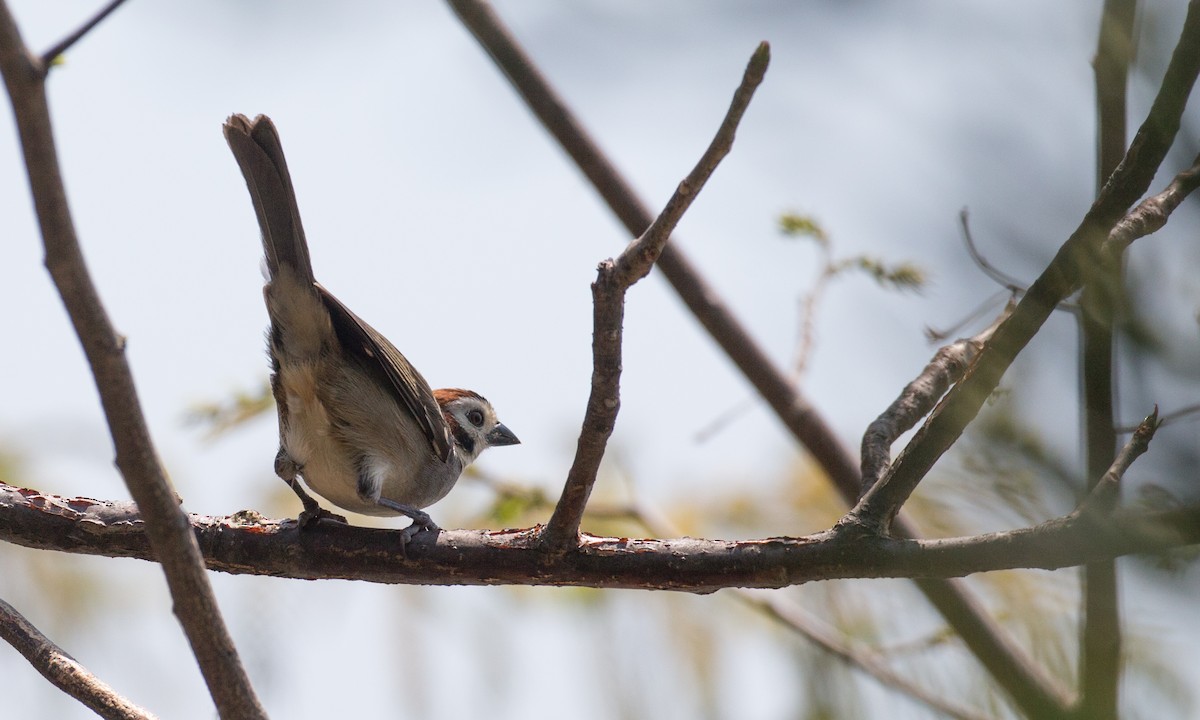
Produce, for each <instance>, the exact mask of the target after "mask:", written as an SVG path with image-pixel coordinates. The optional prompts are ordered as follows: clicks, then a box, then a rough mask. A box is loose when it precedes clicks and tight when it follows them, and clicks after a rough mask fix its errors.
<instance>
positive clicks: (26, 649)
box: [0, 600, 154, 720]
mask: <svg viewBox="0 0 1200 720" xmlns="http://www.w3.org/2000/svg"><path fill="white" fill-rule="evenodd" d="M0 637H2V638H4V640H5V642H7V643H8V644H9V645H12V646H13V648H15V649H16V651H17V652H19V653H21V654H22V655H24V656H25V659H26V660H28V661H29V664H30V665H32V666H33V667H34V669H35V670H37V671H38V672H40V673H41V674H42V676H43V677H45V678H46V679H47V680H49V681H50V682H51V683H53V684H54V686H55V687H57V688H58V689H59V690H62V691H63V692H65V693H66V694H68V695H70V696H71V697H73V698H75V699H76V700H78V701H79V702H81V703H83V705H84V706H85V707H87V708H88V709H89V710H91V711H92V712H94V713H96V714H97V715H99V716H100V717H102V718H106V719H107V720H153V718H154V715H152V714H150V713H149V712H147V711H146V710H143V709H142V708H140V707H138V706H137V705H134V704H133V703H131V702H129V701H128V700H126V699H125V698H123V697H121V696H120V695H119V694H117V692H116V691H115V690H113V689H112V688H111V687H109V686H108V685H106V684H105V683H104V681H102V680H101V679H100V678H98V677H96V676H95V675H93V674H92V673H91V672H89V671H88V669H87V668H85V667H84V666H82V665H80V664H79V663H78V662H77V661H76V660H75V658H73V657H71V656H70V655H68V654H67V653H65V652H63V650H62V648H60V647H59V646H57V645H55V644H54V643H53V642H51V641H50V639H49V638H47V637H46V636H45V635H43V634H42V633H41V632H40V631H39V630H38V629H37V628H36V627H34V626H33V623H31V622H29V621H28V620H26V619H25V617H24V616H23V615H21V613H19V612H17V610H16V609H15V608H14V607H13V606H12V605H9V604H8V603H6V602H4V601H3V600H0Z"/></svg>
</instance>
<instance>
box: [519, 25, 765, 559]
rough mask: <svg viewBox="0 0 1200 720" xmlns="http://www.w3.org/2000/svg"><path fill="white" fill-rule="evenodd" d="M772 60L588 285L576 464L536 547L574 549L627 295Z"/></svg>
mask: <svg viewBox="0 0 1200 720" xmlns="http://www.w3.org/2000/svg"><path fill="white" fill-rule="evenodd" d="M770 60H771V52H770V47H769V46H768V45H767V44H766V43H761V44H760V45H759V46H758V49H757V50H755V52H754V55H753V56H751V58H750V62H749V64H748V65H747V66H746V71H745V73H744V74H743V75H742V82H741V84H740V85H739V86H738V89H737V91H736V92H735V93H734V95H733V101H732V103H730V106H729V110H728V111H727V112H726V113H725V119H724V120H722V122H721V126H720V127H719V128H718V129H717V133H716V135H715V136H714V137H713V139H712V142H710V143H709V145H708V149H707V150H705V151H704V154H703V155H702V156H701V158H700V161H699V162H698V163H696V166H695V167H694V168H693V169H692V171H691V172H690V173H688V175H687V177H686V178H684V179H683V182H681V183H679V187H678V188H676V190H675V193H674V194H673V195H671V199H670V200H668V201H667V204H666V207H664V208H663V211H662V212H661V213H660V214H659V216H658V217H657V218H656V219H655V220H654V222H653V223H651V225H650V227H649V228H647V229H646V232H644V233H642V235H641V236H640V237H638V238H637V239H636V240H634V241H633V242H631V243H630V244H629V246H628V247H626V248H625V250H624V252H622V253H621V255H620V256H619V257H617V259H616V260H615V261H612V260H608V261H605V262H603V263H601V264H600V267H599V269H598V273H597V275H598V276H597V278H596V282H594V283H593V284H592V298H593V300H592V302H593V305H594V306H593V314H592V321H593V330H592V390H591V395H590V396H589V397H588V404H587V412H586V414H585V415H584V418H583V428H582V430H580V433H579V442H578V447H577V449H576V452H575V462H574V463H573V464H572V465H571V470H570V472H569V473H568V474H567V480H566V485H565V487H564V488H563V492H562V496H561V497H560V498H559V501H558V504H557V505H556V506H555V508H554V513H553V514H552V515H551V516H550V521H549V522H548V523H547V524H546V527H545V529H544V530H543V531H542V536H541V538H542V541H543V542H544V543H545V545H546V546H547V547H548V548H551V549H554V550H557V551H562V550H566V549H568V548H571V547H574V546H575V545H576V544H577V543H578V535H579V523H580V522H581V521H582V520H583V510H584V507H585V506H586V505H587V500H588V497H589V496H590V495H591V492H592V486H593V485H594V484H595V482H596V473H597V472H598V471H599V469H600V460H601V459H602V458H603V457H604V450H605V447H606V446H607V444H608V438H609V436H610V435H612V431H613V426H614V425H615V424H616V421H617V412H618V410H619V409H620V407H621V401H620V380H621V328H622V320H623V319H624V315H625V292H626V291H627V290H628V289H629V288H630V287H632V286H633V284H634V283H636V282H637V281H638V280H641V279H642V278H644V277H646V275H647V274H649V273H650V268H651V267H653V266H654V262H655V261H656V260H657V259H658V258H659V256H660V255H661V254H662V251H663V248H664V247H666V244H667V240H668V239H669V238H670V237H671V231H672V230H674V229H675V226H676V225H678V224H679V221H680V219H682V218H683V214H684V213H685V212H687V209H688V208H689V207H691V204H692V201H693V200H695V198H696V196H697V195H698V194H699V193H700V190H701V189H703V187H704V184H705V183H706V182H708V178H709V177H711V176H712V174H713V171H715V170H716V169H717V165H718V164H720V162H721V160H722V159H723V158H724V157H725V156H726V155H728V154H729V150H730V149H731V148H732V147H733V138H734V136H735V135H736V133H737V126H738V123H740V122H741V120H742V116H743V115H744V114H745V112H746V108H747V107H748V106H749V104H750V100H751V98H753V97H754V90H755V89H756V88H757V87H758V85H759V84H760V83H761V82H762V79H763V76H764V74H765V73H766V71H767V65H768V64H769V63H770Z"/></svg>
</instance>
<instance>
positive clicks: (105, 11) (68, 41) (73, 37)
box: [41, 0, 125, 76]
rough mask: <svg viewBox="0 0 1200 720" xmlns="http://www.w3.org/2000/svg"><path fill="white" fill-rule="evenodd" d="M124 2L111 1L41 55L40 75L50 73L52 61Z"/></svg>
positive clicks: (120, 0) (122, 0)
mask: <svg viewBox="0 0 1200 720" xmlns="http://www.w3.org/2000/svg"><path fill="white" fill-rule="evenodd" d="M124 2H125V0H112V1H111V2H110V3H109V4H108V5H105V6H104V7H103V8H101V9H100V11H99V12H97V13H96V14H95V15H93V16H92V18H91V19H90V20H88V21H87V22H85V23H84V24H83V25H80V26H79V29H78V30H76V31H75V32H73V33H71V34H70V35H68V36H66V37H65V38H63V39H62V40H60V41H58V42H57V43H55V44H54V45H53V46H52V47H51V48H50V49H48V50H47V51H46V52H44V53H42V58H41V59H42V75H43V76H44V75H45V74H46V73H49V72H50V68H51V67H53V65H54V61H55V59H57V58H58V56H59V55H62V54H63V53H65V52H66V51H67V50H68V49H70V48H71V46H72V45H74V44H75V43H77V42H79V41H80V40H82V39H83V36H84V35H87V34H88V33H89V32H91V31H92V28H94V27H96V26H97V25H99V24H100V23H101V22H102V21H103V20H104V18H106V17H108V16H109V15H111V14H112V12H113V10H116V9H117V8H119V7H121V5H122V4H123V3H124Z"/></svg>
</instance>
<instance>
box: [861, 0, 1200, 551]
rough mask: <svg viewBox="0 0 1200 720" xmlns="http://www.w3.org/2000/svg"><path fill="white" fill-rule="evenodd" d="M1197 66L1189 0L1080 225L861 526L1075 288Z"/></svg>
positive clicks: (868, 524)
mask: <svg viewBox="0 0 1200 720" xmlns="http://www.w3.org/2000/svg"><path fill="white" fill-rule="evenodd" d="M1197 72H1200V0H1192V1H1191V2H1190V3H1189V5H1188V14H1187V19H1186V20H1185V21H1184V27H1183V31H1182V33H1181V35H1180V40H1179V43H1178V44H1177V45H1176V47H1175V52H1174V54H1173V55H1172V57H1171V61H1170V63H1169V65H1168V66H1167V72H1166V75H1165V76H1164V78H1163V82H1162V86H1161V87H1160V88H1159V92H1158V95H1157V97H1156V98H1155V100H1154V103H1153V105H1152V106H1151V108H1150V112H1149V114H1148V115H1147V117H1146V120H1145V122H1144V123H1142V127H1141V129H1139V130H1138V133H1137V136H1136V137H1135V138H1134V141H1133V143H1132V144H1131V145H1130V148H1129V152H1128V153H1126V155H1125V158H1124V159H1123V160H1122V161H1121V164H1120V165H1119V166H1118V167H1117V169H1116V171H1114V172H1113V174H1112V176H1111V177H1110V178H1109V180H1108V182H1107V183H1105V185H1104V190H1103V191H1102V192H1101V193H1100V196H1099V197H1098V198H1097V199H1096V202H1095V203H1093V205H1092V207H1091V208H1090V209H1089V210H1088V212H1087V214H1086V215H1085V216H1084V218H1083V221H1082V222H1081V223H1080V225H1079V227H1078V229H1076V230H1075V232H1074V233H1072V234H1071V237H1070V238H1068V239H1067V241H1066V242H1065V243H1064V244H1063V246H1062V247H1061V248H1060V249H1059V251H1058V253H1057V254H1056V255H1055V257H1054V259H1053V260H1052V261H1051V262H1050V264H1049V265H1048V266H1047V268H1046V269H1045V271H1043V272H1042V274H1041V275H1040V276H1039V277H1038V279H1037V280H1035V281H1034V283H1033V284H1032V285H1031V286H1030V287H1029V291H1028V292H1027V293H1026V294H1025V297H1024V298H1022V299H1021V301H1020V302H1019V303H1018V304H1017V307H1016V309H1015V310H1014V311H1013V314H1012V315H1011V316H1010V317H1009V318H1008V320H1006V321H1005V322H1004V323H1003V324H1002V325H1001V326H1000V327H999V328H997V329H996V333H995V334H994V335H993V336H992V339H991V341H990V342H989V343H988V344H987V346H986V347H985V348H984V349H983V352H982V353H980V356H979V359H978V360H977V361H976V363H975V365H974V366H973V368H972V370H971V371H970V372H969V373H968V374H967V375H966V376H965V377H964V378H963V380H962V381H961V382H959V383H958V384H957V385H955V387H954V388H953V389H952V390H951V391H950V392H949V393H948V394H947V395H946V399H945V401H944V402H943V403H942V404H941V406H940V407H939V408H938V410H937V411H936V412H935V413H934V414H933V415H931V416H930V418H929V420H928V421H927V422H926V423H925V425H924V426H923V427H922V428H921V429H920V430H919V431H917V434H916V436H915V437H914V438H913V440H912V442H910V443H909V445H908V447H906V448H905V449H904V451H903V452H902V453H901V455H900V457H899V458H898V459H897V460H896V462H895V463H894V464H893V465H892V467H891V469H890V470H889V472H888V473H887V475H886V476H885V477H884V478H882V479H881V480H880V482H877V483H876V484H875V485H874V486H873V487H872V488H871V490H870V491H869V492H868V493H867V494H866V495H865V496H864V497H863V498H862V500H861V501H860V502H859V503H858V505H857V506H856V507H855V508H854V510H853V511H852V512H853V515H854V521H855V522H857V523H860V524H861V525H862V526H863V527H864V529H866V530H868V531H870V532H880V533H886V532H888V531H889V528H890V525H891V522H892V518H893V515H892V514H891V513H893V512H894V511H895V509H896V508H899V507H900V506H901V505H903V503H904V501H905V500H907V499H908V497H909V495H911V494H912V491H913V490H915V489H916V487H917V485H918V484H919V483H920V481H921V479H922V478H924V477H925V475H926V474H927V473H928V472H929V469H930V468H931V467H933V464H934V463H935V462H937V460H938V458H940V457H941V456H942V454H943V453H944V452H946V450H947V449H949V448H950V446H951V445H953V444H954V443H955V442H956V441H957V440H958V438H959V436H960V435H961V434H962V431H963V429H964V428H965V427H966V425H967V424H968V423H969V422H970V421H971V420H973V419H974V418H975V415H976V414H977V413H978V412H979V409H980V407H981V406H982V405H983V402H984V400H986V399H987V397H988V396H989V395H990V394H991V393H992V391H993V390H995V388H996V386H997V385H998V384H999V382H1000V378H1001V376H1003V374H1004V372H1005V370H1007V369H1008V366H1009V365H1010V364H1011V363H1012V361H1013V360H1014V359H1015V358H1016V356H1017V354H1018V353H1019V352H1020V351H1021V350H1022V349H1023V348H1024V347H1025V345H1026V344H1027V343H1028V342H1029V340H1030V339H1032V337H1033V336H1034V335H1035V334H1036V333H1037V332H1038V330H1039V329H1040V328H1041V326H1042V324H1043V323H1044V322H1045V321H1046V319H1047V318H1048V317H1049V315H1050V313H1051V312H1052V311H1053V310H1054V308H1055V306H1056V305H1057V304H1058V303H1059V302H1060V301H1062V300H1063V299H1064V298H1066V297H1067V296H1068V295H1070V294H1071V293H1073V292H1075V291H1076V290H1078V289H1079V287H1080V285H1081V284H1082V282H1083V278H1084V273H1085V269H1086V268H1088V267H1091V266H1092V264H1093V263H1094V261H1095V256H1096V254H1097V253H1098V252H1099V251H1100V248H1101V245H1102V244H1103V242H1104V240H1105V239H1106V238H1107V237H1108V235H1109V233H1110V232H1111V231H1112V229H1113V228H1114V227H1115V226H1116V224H1117V222H1118V221H1119V220H1120V218H1121V217H1122V216H1123V215H1124V214H1125V213H1126V210H1127V209H1128V208H1129V206H1130V205H1132V204H1133V203H1134V202H1135V201H1136V200H1137V198H1138V197H1139V196H1141V195H1142V194H1143V193H1144V192H1145V191H1146V188H1147V187H1148V186H1149V184H1150V181H1151V180H1152V179H1153V178H1154V174H1155V172H1156V171H1157V169H1158V167H1159V165H1160V164H1161V163H1162V160H1163V158H1164V157H1165V156H1166V153H1167V150H1168V149H1169V148H1170V146H1171V144H1172V142H1173V141H1174V139H1175V134H1176V133H1177V132H1178V130H1179V122H1180V116H1181V115H1182V113H1183V108H1184V106H1185V105H1186V103H1187V98H1188V95H1189V94H1190V93H1191V89H1192V86H1193V84H1194V83H1195V80H1196V75H1197Z"/></svg>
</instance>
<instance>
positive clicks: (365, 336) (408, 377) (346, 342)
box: [313, 283, 452, 462]
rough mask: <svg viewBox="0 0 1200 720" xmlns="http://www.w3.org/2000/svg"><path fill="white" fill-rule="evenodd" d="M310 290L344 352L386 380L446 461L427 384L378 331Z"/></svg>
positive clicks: (442, 423)
mask: <svg viewBox="0 0 1200 720" xmlns="http://www.w3.org/2000/svg"><path fill="white" fill-rule="evenodd" d="M313 286H314V287H316V288H317V292H318V293H319V294H320V296H321V300H323V301H324V303H325V307H326V308H327V309H328V310H329V316H330V318H332V320H333V328H334V330H335V331H336V332H337V335H338V338H339V339H341V341H342V345H343V347H345V348H346V351H347V352H349V353H351V354H352V355H354V356H355V357H357V358H358V359H360V360H362V362H363V363H364V364H366V365H368V366H371V367H376V368H378V369H379V372H380V374H382V375H383V376H384V377H385V378H386V379H387V381H388V385H389V386H390V389H391V390H392V394H393V395H394V396H395V398H396V399H397V400H398V401H400V404H401V405H403V406H404V407H406V408H408V410H409V411H410V412H411V413H412V415H413V418H414V419H415V420H416V421H417V424H418V425H419V426H420V427H421V430H422V431H423V432H424V433H425V436H426V437H427V438H429V445H430V447H432V448H433V452H434V454H435V455H437V457H439V458H440V459H441V460H442V461H443V462H445V461H447V460H449V459H450V453H451V450H452V445H451V441H450V428H449V427H448V426H447V425H446V420H445V418H444V417H442V409H441V407H439V406H438V404H437V400H435V399H434V397H433V391H432V390H431V389H430V388H429V383H427V382H425V378H423V377H421V373H419V372H417V369H416V368H415V367H413V366H412V363H410V362H409V361H408V360H407V359H406V358H405V357H404V356H403V355H401V354H400V351H399V350H397V349H396V346H395V345H392V344H391V343H390V342H388V339H387V338H385V337H384V336H383V335H381V334H379V331H377V330H376V329H375V328H373V327H371V326H370V325H368V324H367V323H366V321H364V320H363V319H362V318H360V317H359V316H357V315H355V314H354V313H353V312H352V311H351V310H350V308H348V307H346V306H345V305H343V304H342V301H341V300H338V299H337V298H335V297H334V296H333V294H332V293H330V292H329V291H328V290H326V289H325V288H324V287H322V286H321V284H320V283H313Z"/></svg>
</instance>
